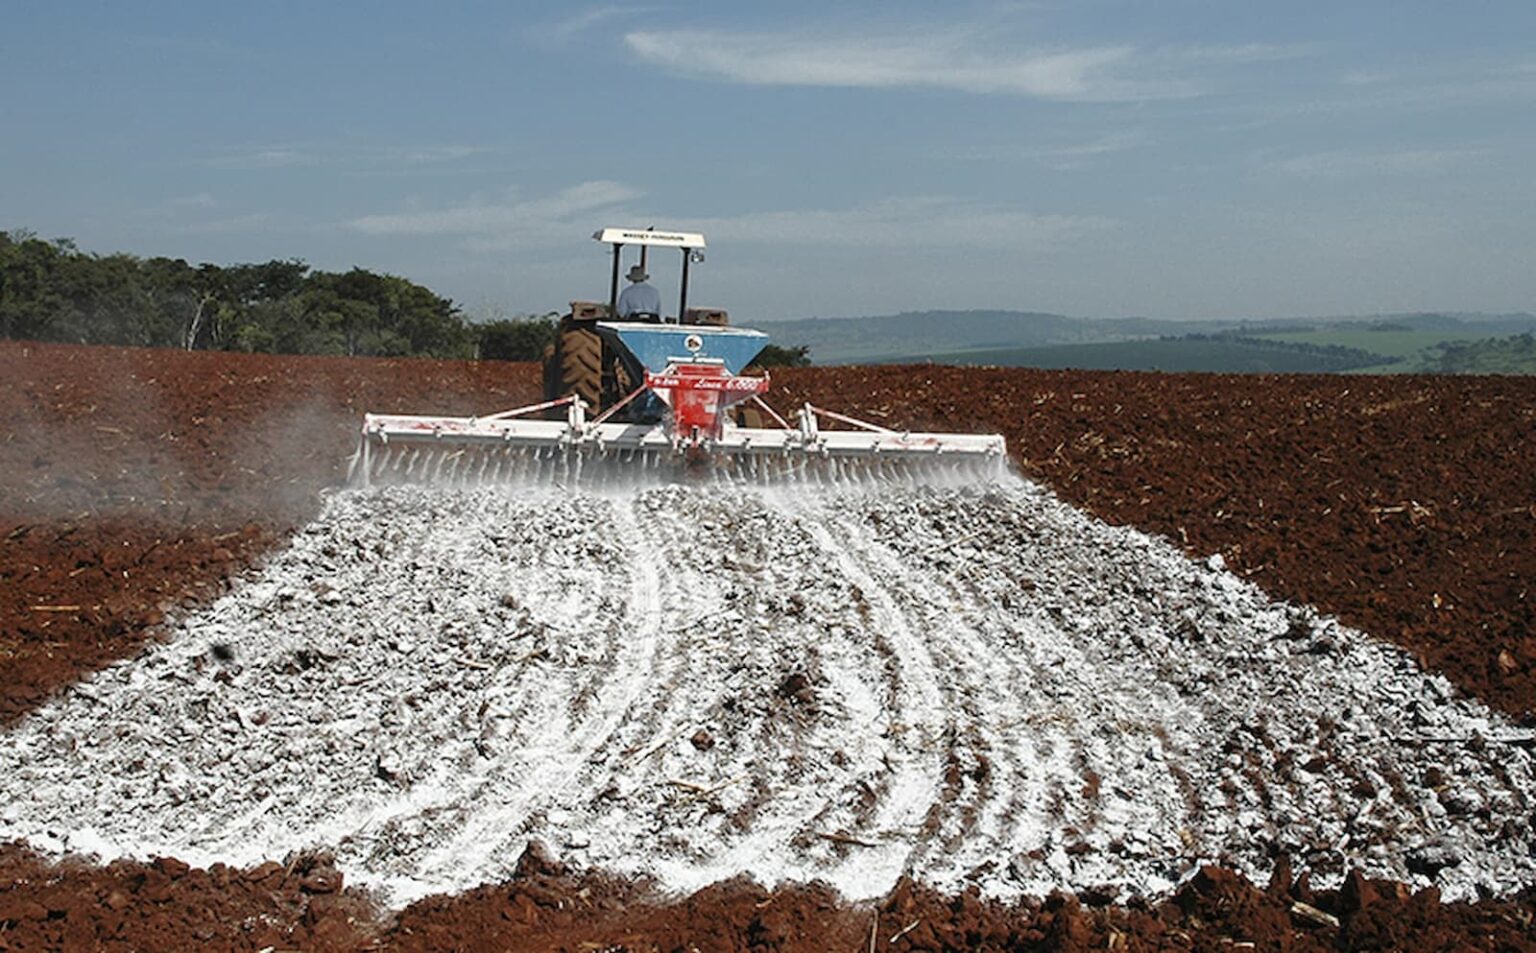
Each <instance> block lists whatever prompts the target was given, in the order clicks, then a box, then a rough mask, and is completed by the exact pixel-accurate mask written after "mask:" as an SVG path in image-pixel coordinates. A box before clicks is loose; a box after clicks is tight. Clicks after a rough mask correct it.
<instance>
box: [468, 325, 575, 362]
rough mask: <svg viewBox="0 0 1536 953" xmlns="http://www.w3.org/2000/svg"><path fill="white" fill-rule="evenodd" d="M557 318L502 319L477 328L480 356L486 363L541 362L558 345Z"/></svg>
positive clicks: (475, 327)
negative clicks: (556, 339)
mask: <svg viewBox="0 0 1536 953" xmlns="http://www.w3.org/2000/svg"><path fill="white" fill-rule="evenodd" d="M555 317H556V316H555V315H554V314H547V315H544V316H542V317H533V316H531V315H530V316H528V317H525V318H502V319H500V320H497V321H487V322H485V323H484V324H479V325H475V326H474V331H475V344H476V350H477V352H478V356H479V358H480V359H481V360H483V361H537V360H542V359H543V357H544V349H545V348H546V347H548V346H550V345H552V344H554V343H555V328H556V324H555V320H554V319H555Z"/></svg>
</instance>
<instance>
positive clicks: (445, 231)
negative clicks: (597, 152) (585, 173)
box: [347, 180, 642, 250]
mask: <svg viewBox="0 0 1536 953" xmlns="http://www.w3.org/2000/svg"><path fill="white" fill-rule="evenodd" d="M641 194H642V193H641V192H639V191H637V190H635V189H632V188H630V187H629V186H627V185H624V184H622V183H619V182H610V181H607V180H598V181H593V182H583V183H581V184H579V185H575V186H572V187H570V188H567V189H562V190H560V191H559V192H556V193H554V194H552V195H547V196H542V197H538V198H532V199H525V200H522V201H507V200H502V201H489V202H477V203H471V204H465V205H458V206H453V207H450V208H444V209H437V210H427V211H413V212H398V213H389V214H380V215H365V216H362V217H361V218H355V219H353V220H352V221H350V222H348V223H347V227H349V228H351V229H353V230H355V231H359V232H362V233H364V234H366V235H392V236H393V235H464V236H469V237H472V238H475V239H477V241H476V242H475V246H476V247H477V248H484V249H485V250H489V249H490V247H491V246H492V245H494V244H497V243H500V244H503V245H505V244H512V245H516V244H522V243H525V242H530V241H531V242H534V243H538V242H539V240H540V239H541V238H542V237H543V235H542V233H544V232H546V231H554V232H558V234H559V235H560V236H561V240H562V241H564V240H567V238H568V232H569V228H570V223H571V220H572V219H573V218H574V217H575V216H577V215H579V214H585V213H588V212H595V211H597V210H599V209H604V208H612V207H613V206H616V205H619V204H621V203H623V202H627V201H629V200H631V199H635V198H638V197H640V195H641Z"/></svg>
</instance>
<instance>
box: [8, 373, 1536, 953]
mask: <svg viewBox="0 0 1536 953" xmlns="http://www.w3.org/2000/svg"><path fill="white" fill-rule="evenodd" d="M774 383H775V390H774V391H773V394H772V395H771V396H772V397H773V399H774V401H775V402H776V403H777V406H778V408H779V409H780V410H781V411H786V412H787V411H788V410H790V409H791V408H792V407H793V406H794V405H796V404H797V403H799V402H801V401H806V400H810V401H814V402H816V403H818V404H822V405H824V406H829V407H836V408H839V409H844V410H846V411H848V412H850V413H853V414H855V415H858V416H863V417H866V418H869V419H874V420H878V421H880V422H882V423H884V424H886V425H888V426H891V427H893V428H897V429H907V428H914V429H916V428H945V429H961V430H995V431H997V432H1000V433H1003V434H1004V435H1005V436H1006V437H1007V438H1008V441H1009V446H1010V450H1011V457H1012V470H1011V471H1007V472H999V473H997V474H994V475H992V477H991V478H989V479H986V480H983V481H980V482H967V483H963V484H946V483H915V484H913V483H881V484H852V485H839V486H819V485H817V486H812V485H795V484H790V485H783V486H770V487H766V488H754V487H743V486H709V485H703V486H700V485H690V486H636V487H634V488H632V489H629V490H623V491H615V490H612V489H609V490H605V491H603V492H601V493H589V492H586V491H581V492H567V491H562V490H560V488H558V487H554V486H549V485H539V486H511V487H507V486H501V487H473V486H472V487H451V486H414V485H413V486H391V487H380V488H374V489H370V490H358V489H346V488H345V487H344V486H343V483H344V474H345V472H346V468H347V462H348V457H349V456H350V454H351V453H352V450H353V447H354V442H355V439H356V428H357V423H358V418H359V415H360V414H361V412H362V411H363V410H365V409H366V410H379V411H431V412H443V413H475V412H482V413H483V412H486V411H491V410H496V409H500V408H504V407H507V406H513V405H516V404H519V403H524V402H527V401H530V400H532V399H535V398H536V397H537V395H538V392H539V381H538V369H537V368H536V367H534V366H532V365H505V364H491V363H473V362H446V361H442V362H440V361H425V360H383V359H379V360H363V359H358V360H346V359H339V358H279V357H270V356H251V355H234V354H214V353H185V352H178V351H151V350H135V349H121V348H81V347H70V346H64V345H26V344H14V343H5V344H0V409H3V410H4V411H5V412H6V414H7V419H9V420H11V421H13V422H14V423H13V426H12V429H11V430H9V431H7V432H6V434H5V435H4V437H3V438H0V491H3V492H0V541H3V542H0V581H3V583H4V585H3V586H0V721H3V725H4V728H3V730H4V733H5V736H6V745H5V746H4V747H3V748H0V840H4V841H9V842H10V846H8V847H5V848H4V849H3V851H0V869H3V870H4V872H5V877H4V878H3V879H0V927H3V929H0V948H3V947H4V946H6V945H9V946H12V947H15V948H19V949H31V948H43V947H47V946H50V945H52V946H61V945H62V946H71V947H91V946H98V947H105V948H123V949H130V948H156V949H183V948H187V949H190V948H199V947H208V946H213V947H219V948H249V949H260V948H263V947H268V946H271V947H302V948H312V949H356V948H360V947H376V948H388V949H434V948H442V947H444V946H448V945H453V946H457V947H459V948H464V949H487V950H489V949H566V950H596V949H604V948H607V949H629V950H642V949H652V948H659V949H687V948H688V947H689V946H690V945H691V946H696V947H697V948H699V949H706V948H707V949H725V950H730V949H749V948H751V949H762V948H774V949H785V950H823V949H828V948H837V949H844V948H846V949H854V948H858V949H868V948H871V947H873V948H877V949H892V950H904V949H925V950H937V949H1008V948H1020V947H1029V946H1040V947H1045V948H1095V947H1106V946H1108V947H1111V948H1128V949H1135V948H1159V947H1161V948H1213V949H1214V948H1220V947H1222V946H1223V945H1224V944H1226V945H1230V943H1231V942H1239V943H1243V942H1251V943H1257V944H1259V945H1263V946H1271V947H1288V948H1292V949H1344V948H1349V949H1368V948H1379V949H1387V948H1398V947H1401V946H1402V945H1403V944H1404V943H1405V942H1406V940H1407V939H1408V938H1410V937H1411V938H1413V939H1414V940H1415V941H1416V942H1418V941H1426V940H1427V942H1431V943H1434V944H1436V945H1439V946H1445V947H1455V946H1494V947H1500V948H1507V949H1519V948H1529V947H1531V946H1532V945H1533V944H1536V933H1533V930H1532V927H1531V924H1532V922H1533V914H1536V908H1533V907H1532V905H1531V902H1530V899H1529V898H1530V888H1531V887H1532V885H1536V866H1533V865H1532V861H1531V857H1532V849H1531V848H1532V843H1533V841H1536V832H1533V830H1532V828H1531V817H1532V811H1531V800H1532V798H1533V796H1536V780H1533V772H1536V760H1533V758H1532V746H1533V745H1536V735H1533V734H1532V732H1531V726H1532V723H1533V722H1532V719H1533V712H1536V640H1533V639H1532V637H1531V635H1530V633H1531V631H1532V623H1533V622H1536V612H1533V608H1532V602H1531V600H1530V599H1529V597H1528V593H1527V591H1526V586H1527V582H1528V580H1529V579H1531V578H1533V577H1536V545H1533V543H1536V476H1533V475H1532V474H1531V473H1530V472H1529V470H1528V467H1526V466H1524V461H1526V460H1528V459H1529V458H1530V457H1531V455H1532V453H1533V451H1536V448H1533V447H1532V446H1531V442H1532V439H1533V437H1532V435H1533V433H1536V426H1533V424H1536V382H1531V381H1529V380H1525V379H1513V378H1510V379H1494V378H1449V377H1443V378H1411V379H1410V378H1388V377H1358V378H1357V377H1348V378H1342V377H1329V376H1294V375H1283V376H1280V375H1254V376H1244V377H1237V376H1223V375H1212V374H1201V375H1177V374H1143V373H1117V374H1102V373H1093V372H1087V371H1073V372H1068V371H1036V370H1028V369H1004V368H971V369H965V368H952V367H937V366H934V367H925V366H916V367H843V368H796V369H785V370H784V371H782V372H780V373H777V374H776V375H775V378H774Z"/></svg>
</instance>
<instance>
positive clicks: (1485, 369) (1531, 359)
mask: <svg viewBox="0 0 1536 953" xmlns="http://www.w3.org/2000/svg"><path fill="white" fill-rule="evenodd" d="M1436 370H1438V371H1439V372H1440V373H1442V374H1522V375H1531V374H1536V336H1532V335H1531V333H1530V332H1526V333H1524V334H1517V335H1514V336H1513V337H1507V338H1490V339H1488V340H1483V341H1471V342H1465V343H1461V342H1455V343H1450V344H1446V345H1443V346H1442V347H1441V349H1440V359H1439V365H1438V367H1437V368H1436Z"/></svg>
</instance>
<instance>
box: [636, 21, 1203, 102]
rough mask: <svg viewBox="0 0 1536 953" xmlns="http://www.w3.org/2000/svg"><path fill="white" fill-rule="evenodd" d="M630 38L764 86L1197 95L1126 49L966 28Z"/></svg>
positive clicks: (1040, 95)
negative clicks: (1046, 44)
mask: <svg viewBox="0 0 1536 953" xmlns="http://www.w3.org/2000/svg"><path fill="white" fill-rule="evenodd" d="M624 42H625V43H626V45H628V47H629V48H630V50H631V51H633V52H634V53H635V54H636V55H637V56H639V57H640V58H641V59H643V60H645V61H646V62H649V63H652V64H655V65H657V66H661V67H663V68H666V69H669V70H672V71H673V72H676V73H679V74H683V75H688V76H697V77H702V78H712V79H723V80H727V81H730V82H736V83H744V84H750V85H761V86H838V87H864V88H894V87H925V88H932V89H948V90H955V91H960V92H968V93H991V94H1002V95H1013V96H1026V97H1032V98H1037V99H1049V100H1076V101H1106V102H1113V101H1131V100H1145V99H1165V98H1173V97H1184V96H1191V95H1195V94H1196V93H1197V92H1198V90H1197V89H1196V87H1195V86H1194V85H1193V84H1191V83H1189V82H1187V81H1184V80H1180V79H1172V78H1167V77H1165V76H1161V75H1158V74H1159V73H1160V72H1161V70H1162V63H1156V64H1154V63H1151V62H1150V61H1149V60H1148V59H1146V58H1143V57H1139V56H1138V55H1137V54H1136V51H1135V49H1134V48H1133V47H1130V46H1123V45H1121V46H1096V47H1086V48H1082V49H1049V50H1034V51H1030V52H1021V51H1019V50H1017V49H1010V48H1007V47H998V46H996V45H994V44H991V43H989V42H987V41H986V40H984V39H982V38H979V37H977V36H975V35H973V34H970V33H966V32H956V31H935V30H927V31H913V32H910V33H904V34H888V35H885V36H842V37H834V38H810V37H805V36H796V35H789V34H755V33H726V32H714V31H686V30H685V31H637V32H633V33H630V34H628V35H626V36H625V37H624ZM1157 59H1159V60H1161V59H1165V58H1164V57H1159V58H1157ZM1137 73H1140V74H1141V75H1135V74H1137Z"/></svg>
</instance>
